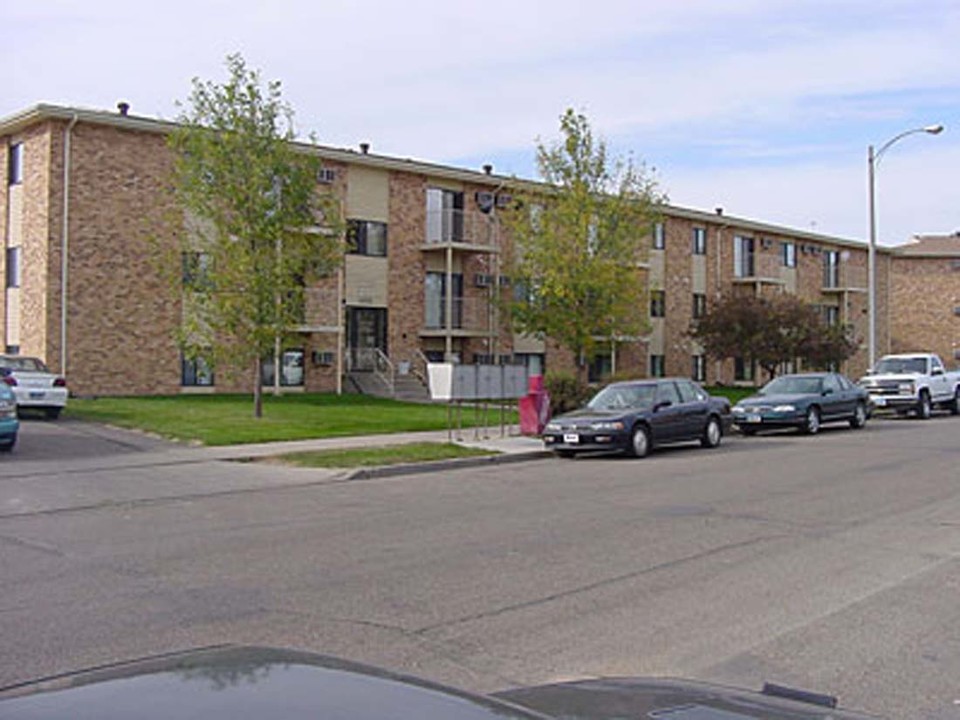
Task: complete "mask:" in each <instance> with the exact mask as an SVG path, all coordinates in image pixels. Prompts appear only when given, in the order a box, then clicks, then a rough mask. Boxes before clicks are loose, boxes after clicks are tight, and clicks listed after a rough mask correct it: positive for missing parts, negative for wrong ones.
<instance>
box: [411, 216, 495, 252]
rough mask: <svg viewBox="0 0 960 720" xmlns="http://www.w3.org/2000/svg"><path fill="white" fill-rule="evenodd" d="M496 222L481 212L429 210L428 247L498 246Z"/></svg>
mask: <svg viewBox="0 0 960 720" xmlns="http://www.w3.org/2000/svg"><path fill="white" fill-rule="evenodd" d="M497 238H498V236H497V232H496V221H495V220H494V219H493V218H492V217H491V216H490V215H485V214H483V213H480V212H474V211H467V210H449V209H445V210H427V236H426V244H427V245H448V244H453V243H455V244H462V245H477V246H484V247H495V246H497V245H498V242H497Z"/></svg>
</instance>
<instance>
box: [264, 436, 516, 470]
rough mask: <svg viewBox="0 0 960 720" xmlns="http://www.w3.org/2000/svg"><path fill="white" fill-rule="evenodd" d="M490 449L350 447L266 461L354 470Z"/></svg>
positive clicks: (431, 445) (423, 445) (436, 445)
mask: <svg viewBox="0 0 960 720" xmlns="http://www.w3.org/2000/svg"><path fill="white" fill-rule="evenodd" d="M496 454H497V453H496V452H495V451H493V450H484V449H483V448H470V447H463V446H462V445H454V444H453V443H430V442H425V443H407V444H406V445H393V446H387V447H368V448H351V449H349V450H320V451H315V452H299V453H287V454H285V455H274V456H272V457H270V458H268V459H267V461H268V462H280V463H283V464H285V465H296V466H297V467H315V468H355V467H369V466H375V465H400V464H402V463H413V462H429V461H432V460H448V459H450V458H465V457H481V456H485V455H496Z"/></svg>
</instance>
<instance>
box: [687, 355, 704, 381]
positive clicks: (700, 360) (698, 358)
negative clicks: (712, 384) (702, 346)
mask: <svg viewBox="0 0 960 720" xmlns="http://www.w3.org/2000/svg"><path fill="white" fill-rule="evenodd" d="M691 377H692V378H693V379H694V380H696V381H697V382H706V380H707V357H706V355H694V356H693V371H692V372H691Z"/></svg>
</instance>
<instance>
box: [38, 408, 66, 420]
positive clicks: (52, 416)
mask: <svg viewBox="0 0 960 720" xmlns="http://www.w3.org/2000/svg"><path fill="white" fill-rule="evenodd" d="M60 410H62V408H58V407H48V408H44V409H43V414H44V415H46V416H47V420H56V419H57V418H58V417H60Z"/></svg>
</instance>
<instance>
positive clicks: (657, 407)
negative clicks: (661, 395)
mask: <svg viewBox="0 0 960 720" xmlns="http://www.w3.org/2000/svg"><path fill="white" fill-rule="evenodd" d="M671 405H673V401H671V400H661V401H660V402H658V403H657V404H656V405H654V406H653V411H654V412H660V411H661V410H663V409H664V408H668V407H670V406H671Z"/></svg>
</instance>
